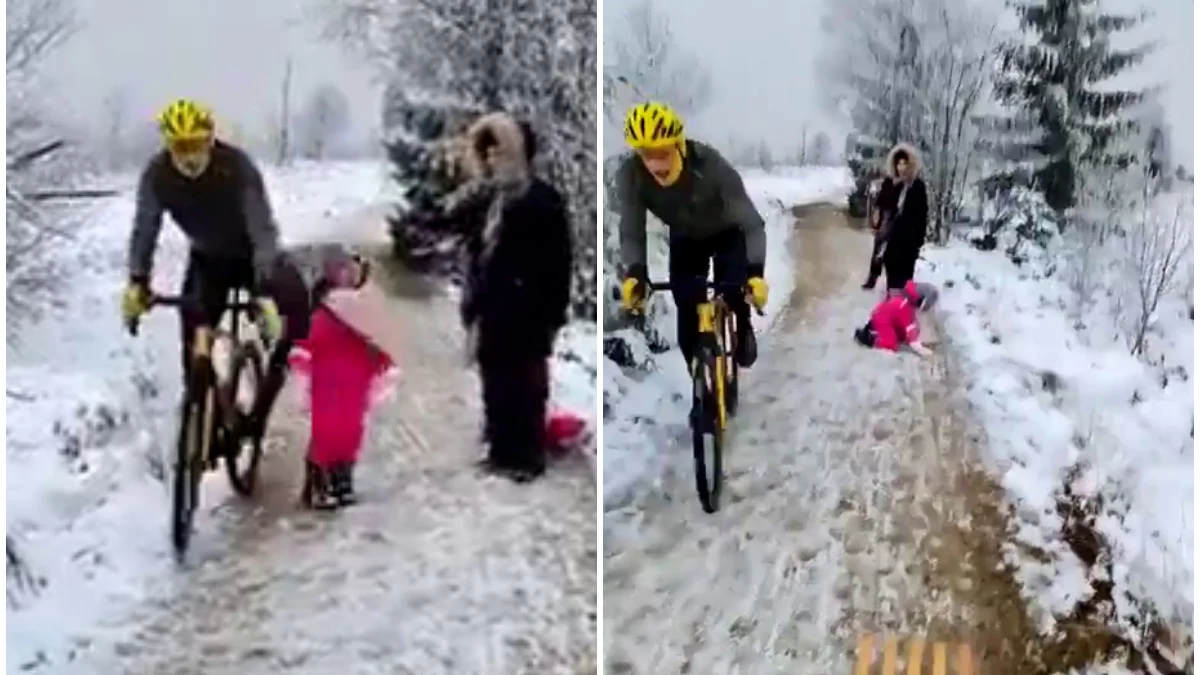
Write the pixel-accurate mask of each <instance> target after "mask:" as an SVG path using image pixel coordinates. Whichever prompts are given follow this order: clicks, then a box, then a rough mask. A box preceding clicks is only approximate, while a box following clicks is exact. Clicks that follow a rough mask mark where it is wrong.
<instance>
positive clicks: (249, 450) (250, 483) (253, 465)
mask: <svg viewBox="0 0 1200 675" xmlns="http://www.w3.org/2000/svg"><path fill="white" fill-rule="evenodd" d="M229 370H230V378H231V379H230V382H231V386H232V387H233V390H232V395H233V399H232V401H231V402H230V405H233V406H235V407H236V406H237V396H238V393H239V392H238V389H239V388H240V387H241V381H242V375H243V374H244V373H246V372H248V373H250V374H251V375H252V376H253V378H254V395H253V396H252V397H251V398H252V399H254V398H257V397H258V389H259V387H260V386H261V385H262V381H263V377H264V375H265V372H266V366H265V364H264V358H263V353H262V350H261V349H260V348H259V346H258V345H257V344H255V343H254V342H253V341H246V342H243V343H241V344H240V345H238V346H237V347H236V348H235V350H234V353H233V358H232V359H231V363H230V369H229ZM252 405H253V404H252ZM228 443H229V447H228V452H227V453H226V455H225V472H226V474H227V475H228V476H229V484H230V485H232V486H233V490H234V492H237V493H238V494H239V495H241V496H243V497H250V496H253V495H254V493H255V490H256V488H257V487H258V467H259V464H260V463H261V461H262V438H261V437H256V438H245V437H242V436H235V437H233V438H230V439H229V440H228ZM243 461H244V466H243V465H242V462H243Z"/></svg>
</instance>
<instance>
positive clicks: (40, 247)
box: [4, 0, 77, 339]
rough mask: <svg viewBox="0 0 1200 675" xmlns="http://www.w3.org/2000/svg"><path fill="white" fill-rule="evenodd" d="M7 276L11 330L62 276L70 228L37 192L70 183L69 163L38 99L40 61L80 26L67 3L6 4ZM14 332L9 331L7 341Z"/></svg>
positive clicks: (19, 0)
mask: <svg viewBox="0 0 1200 675" xmlns="http://www.w3.org/2000/svg"><path fill="white" fill-rule="evenodd" d="M5 20H6V21H7V24H6V26H5V40H6V41H5V57H6V62H5V89H6V92H5V93H6V97H7V102H6V103H7V106H6V107H7V111H8V117H7V118H6V123H5V132H6V133H5V137H6V147H5V150H6V158H5V159H6V164H7V172H6V174H5V186H4V187H5V228H4V231H5V278H6V282H7V283H6V288H5V291H6V293H5V296H6V298H5V299H6V306H7V309H8V312H9V322H10V324H9V325H10V328H11V327H12V326H13V325H14V322H17V321H19V320H20V318H21V317H22V316H23V315H26V314H30V313H36V312H37V310H38V308H39V307H40V306H42V305H43V304H44V302H43V300H44V297H45V295H46V293H48V292H50V291H51V290H53V287H54V284H55V282H56V281H57V280H58V279H60V278H61V275H60V274H59V269H58V261H57V260H56V258H55V246H54V244H55V243H57V242H61V241H62V240H64V239H67V238H69V237H70V228H69V227H64V226H62V224H56V223H55V222H54V218H52V217H51V216H52V213H51V209H50V208H49V206H48V204H46V203H45V202H44V201H43V200H42V199H41V198H40V197H39V196H38V193H39V191H40V190H42V189H43V188H45V187H48V186H53V187H55V188H61V187H63V186H64V185H66V184H67V181H68V178H69V176H68V174H69V173H70V172H71V171H72V170H73V167H72V165H73V164H74V162H72V161H67V160H64V159H63V156H64V155H67V154H68V152H69V149H70V144H69V142H68V139H67V138H66V134H65V133H64V132H63V131H62V130H61V129H59V128H56V127H55V126H54V125H53V123H51V122H49V121H48V120H49V115H47V114H46V106H45V105H44V104H43V102H42V101H41V100H40V99H39V95H40V94H41V85H42V84H43V79H42V70H41V66H42V65H43V64H44V62H45V59H46V58H47V57H48V56H49V55H50V54H51V53H52V52H53V51H54V50H55V49H56V48H58V47H59V46H61V45H62V44H63V43H64V42H65V41H66V40H67V39H68V38H69V37H70V36H71V34H72V31H73V30H74V28H75V27H76V26H77V23H76V15H75V8H74V6H73V5H72V4H71V3H70V2H69V0H10V2H8V3H6V5H5ZM14 335H15V332H14V331H12V330H10V331H9V336H10V339H12V337H13V336H14Z"/></svg>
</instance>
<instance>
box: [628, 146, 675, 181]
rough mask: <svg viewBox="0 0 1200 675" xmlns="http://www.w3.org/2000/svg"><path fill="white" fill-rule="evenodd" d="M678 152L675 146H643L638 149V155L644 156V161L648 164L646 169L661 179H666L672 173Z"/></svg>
mask: <svg viewBox="0 0 1200 675" xmlns="http://www.w3.org/2000/svg"><path fill="white" fill-rule="evenodd" d="M676 152H678V150H676V149H675V148H673V147H668V148H642V149H641V150H638V151H637V153H638V157H641V158H642V163H643V164H645V165H646V169H647V170H649V171H650V173H652V174H654V175H655V177H657V178H660V179H665V178H666V177H667V176H669V175H670V174H671V163H672V161H674V159H675V153H676Z"/></svg>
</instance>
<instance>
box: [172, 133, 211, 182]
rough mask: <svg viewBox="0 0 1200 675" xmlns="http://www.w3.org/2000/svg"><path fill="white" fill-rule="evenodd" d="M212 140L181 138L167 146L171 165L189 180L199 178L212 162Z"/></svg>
mask: <svg viewBox="0 0 1200 675" xmlns="http://www.w3.org/2000/svg"><path fill="white" fill-rule="evenodd" d="M212 143H213V141H212V139H211V138H180V139H176V140H174V141H171V143H170V144H169V145H168V146H167V152H168V153H169V154H170V155H171V164H172V165H174V167H175V170H176V171H178V172H179V173H181V174H183V175H184V176H187V177H188V178H198V177H199V176H200V175H201V174H203V173H204V172H205V170H207V169H208V165H209V163H210V162H211V161H212Z"/></svg>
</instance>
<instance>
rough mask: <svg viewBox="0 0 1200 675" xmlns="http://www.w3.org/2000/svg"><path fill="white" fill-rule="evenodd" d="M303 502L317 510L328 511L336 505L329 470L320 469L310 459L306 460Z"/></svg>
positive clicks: (336, 500) (336, 501)
mask: <svg viewBox="0 0 1200 675" xmlns="http://www.w3.org/2000/svg"><path fill="white" fill-rule="evenodd" d="M304 502H305V504H306V505H307V506H308V507H309V508H311V509H317V510H318V511H328V510H330V509H336V508H337V507H338V499H337V497H336V496H335V495H334V494H333V489H332V481H331V480H330V472H328V471H326V470H325V469H322V468H321V467H320V466H318V465H317V464H316V462H313V461H312V460H307V474H306V476H305V480H304Z"/></svg>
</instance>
